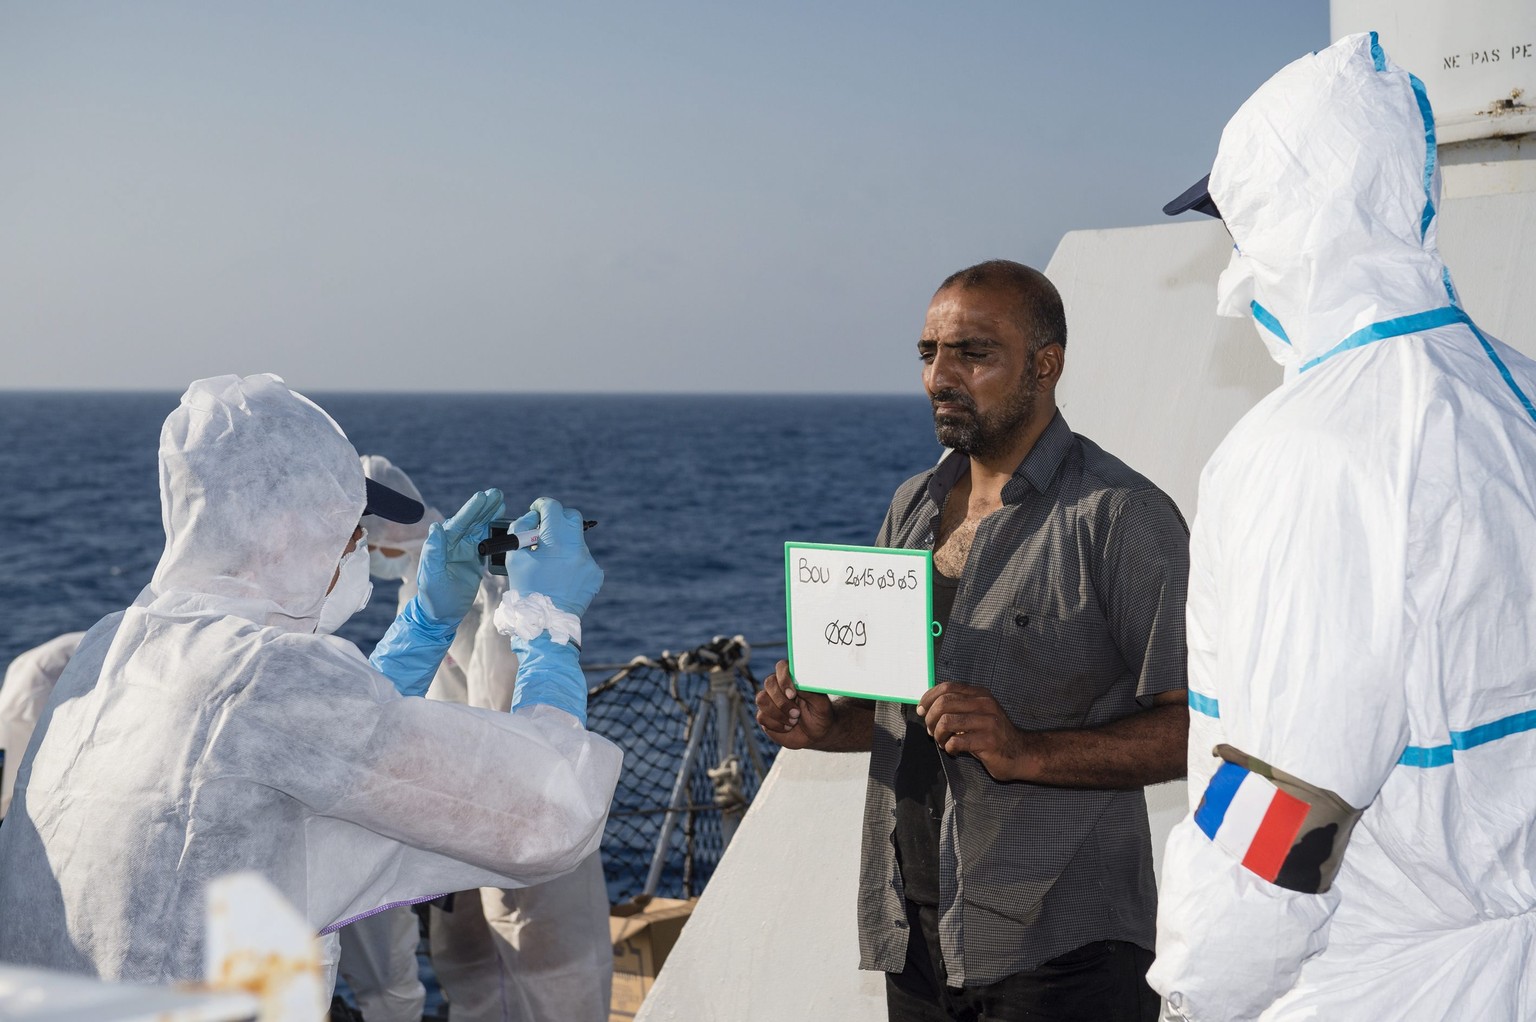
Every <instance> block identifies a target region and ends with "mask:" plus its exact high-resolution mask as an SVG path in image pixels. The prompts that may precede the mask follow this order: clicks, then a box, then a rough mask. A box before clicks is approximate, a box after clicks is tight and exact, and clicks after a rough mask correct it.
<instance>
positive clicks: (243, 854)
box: [0, 376, 620, 983]
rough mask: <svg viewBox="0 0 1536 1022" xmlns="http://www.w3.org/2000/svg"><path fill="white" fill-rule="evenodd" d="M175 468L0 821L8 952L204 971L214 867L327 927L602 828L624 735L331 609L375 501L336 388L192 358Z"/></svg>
mask: <svg viewBox="0 0 1536 1022" xmlns="http://www.w3.org/2000/svg"><path fill="white" fill-rule="evenodd" d="M160 492H161V501H162V513H163V519H164V525H165V533H166V546H165V552H164V554H163V555H162V557H161V559H160V563H159V565H158V567H157V568H156V570H155V574H154V578H153V581H152V582H151V583H150V585H149V586H148V587H147V588H146V589H145V590H144V592H143V593H142V594H141V595H140V596H139V598H138V600H137V601H136V602H135V603H134V605H133V606H132V607H129V608H128V609H127V610H126V611H123V612H121V613H118V614H113V615H110V616H109V617H107V618H104V619H103V620H102V621H100V622H99V623H97V625H96V626H95V627H94V628H92V629H91V630H90V631H89V632H88V633H87V634H86V636H85V638H84V640H82V642H81V644H80V648H79V650H78V651H77V652H76V654H75V657H74V658H73V659H72V660H71V661H70V664H69V666H68V668H66V670H65V671H64V674H63V676H62V677H61V678H60V679H59V683H58V685H57V686H56V687H55V689H54V694H53V698H52V700H51V702H50V703H49V706H48V709H47V710H46V711H45V714H44V718H43V720H42V721H41V722H40V723H39V732H40V737H39V738H38V739H37V740H34V742H33V745H32V749H31V750H30V752H29V755H28V757H27V759H26V760H25V761H24V762H23V764H22V767H21V770H20V774H19V777H18V779H17V783H16V795H15V800H14V802H13V804H12V809H11V814H10V817H9V818H8V819H7V820H6V823H5V826H4V827H0V905H3V906H4V911H3V912H0V959H3V960H5V961H9V962H17V963H22V964H31V965H39V966H49V967H54V968H61V969H67V970H72V971H77V972H85V973H91V974H95V975H99V976H102V977H105V978H109V979H123V980H139V981H148V982H161V983H163V982H170V981H175V980H190V979H195V978H198V977H200V976H201V974H202V972H203V961H202V953H203V940H204V938H203V912H204V888H205V887H206V885H207V883H208V881H210V880H211V879H213V878H215V877H218V876H221V875H223V874H226V873H229V872H233V871H236V870H242V869H249V870H254V871H256V872H258V873H260V874H262V875H263V876H265V877H266V878H267V879H268V880H269V881H271V882H272V883H273V884H274V885H275V886H276V887H277V888H278V890H280V891H281V892H282V893H283V894H284V895H285V896H286V897H287V898H288V899H289V900H290V901H292V902H293V904H294V905H295V906H297V908H298V910H299V911H300V913H302V914H303V915H304V916H305V917H306V918H307V919H308V920H309V922H310V924H311V925H312V926H314V927H315V928H316V929H317V930H320V931H330V930H333V929H335V928H336V927H339V926H341V925H343V924H344V923H346V922H348V921H350V920H352V919H355V918H357V917H359V916H362V915H364V914H367V913H370V912H373V911H375V910H377V909H379V908H380V907H382V906H388V905H392V904H396V903H401V902H408V901H414V900H422V899H426V898H429V897H432V896H435V895H439V894H442V893H444V892H447V891H453V890H460V889H463V888H466V887H475V886H479V885H482V884H493V885H496V886H499V887H515V886H520V885H523V884H528V883H539V882H542V881H545V880H548V879H551V878H553V877H555V876H558V875H560V874H561V873H564V872H566V871H568V870H570V869H573V868H574V867H575V866H576V865H577V864H578V863H580V862H581V861H582V860H583V859H585V858H586V857H587V856H588V855H590V854H591V853H592V851H593V849H594V848H596V846H597V843H598V840H599V838H600V836H601V834H602V827H603V822H604V820H605V818H606V814H607V807H608V803H609V800H610V798H611V796H612V792H613V786H614V783H615V781H616V779H617V777H618V772H619V764H620V753H619V751H618V750H617V749H616V748H615V747H614V746H613V745H612V744H611V743H609V742H607V741H606V740H604V739H602V738H599V737H597V736H596V735H593V734H590V733H589V732H587V731H586V730H584V729H583V728H582V727H581V726H580V725H579V724H578V723H577V721H576V720H575V719H574V718H573V717H571V716H570V715H569V714H567V713H564V712H562V711H559V710H555V709H553V708H551V707H547V706H534V707H530V708H528V709H526V710H520V711H518V712H515V713H510V714H509V713H497V712H494V711H491V710H477V709H474V708H471V707H467V706H455V705H451V704H447V703H439V702H430V701H428V700H425V699H408V698H403V697H401V696H400V695H399V694H398V693H397V692H396V691H395V688H394V686H393V685H392V684H391V683H390V681H389V679H387V678H385V677H384V676H382V675H381V674H379V673H378V672H376V671H375V670H374V669H373V668H372V667H370V666H369V664H368V662H367V661H365V660H364V659H363V658H362V656H361V655H360V654H359V653H358V651H357V649H356V647H354V646H353V645H352V644H351V643H349V642H346V641H344V640H341V639H338V638H335V637H332V636H329V635H324V634H317V633H316V627H317V623H318V620H319V614H320V609H321V606H322V604H323V602H324V600H325V596H326V590H327V587H328V586H329V585H330V582H331V579H332V577H333V575H334V573H335V572H336V570H337V565H338V561H339V560H340V558H341V556H342V552H343V550H344V549H345V548H346V546H347V545H348V542H349V540H350V537H351V535H352V532H353V529H354V528H355V526H356V525H357V523H358V519H359V516H360V515H361V514H362V510H363V506H364V489H363V473H362V469H361V467H360V466H359V464H358V458H357V452H356V451H354V450H353V448H352V445H351V444H350V443H349V442H348V441H347V439H346V437H345V436H344V435H343V434H342V432H341V430H340V429H339V428H338V427H337V426H336V424H335V423H334V422H332V421H331V419H330V418H329V417H328V416H327V415H326V414H325V413H324V412H323V411H321V410H320V409H319V408H317V407H316V406H315V405H313V404H312V403H310V402H309V401H307V400H306V399H304V398H302V397H300V396H298V395H296V394H293V393H292V392H290V391H289V390H288V389H287V387H285V386H284V385H283V383H282V381H281V380H279V379H277V378H276V377H273V376H252V377H247V378H245V379H240V378H236V377H220V378H216V379H211V380H202V381H199V382H197V383H194V384H193V385H192V386H191V387H190V388H189V389H188V391H187V393H186V394H185V395H184V396H183V397H182V402H181V405H180V407H179V408H177V409H176V410H175V411H174V412H172V413H171V415H170V417H169V418H167V420H166V423H165V426H164V429H163V430H162V433H161V443H160ZM331 945H332V947H331V950H332V951H334V941H332V942H331ZM332 961H334V958H333V959H332Z"/></svg>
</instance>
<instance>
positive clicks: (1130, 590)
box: [758, 260, 1189, 1022]
mask: <svg viewBox="0 0 1536 1022" xmlns="http://www.w3.org/2000/svg"><path fill="white" fill-rule="evenodd" d="M1065 349H1066V318H1065V315H1064V312H1063V309H1062V304H1061V298H1060V296H1059V295H1058V294H1057V292H1056V289H1055V287H1054V286H1053V285H1052V284H1051V283H1050V281H1049V280H1047V279H1046V278H1045V276H1044V275H1043V274H1041V273H1039V272H1038V271H1036V270H1032V269H1030V268H1029V267H1026V266H1022V265H1020V264H1018V263H1012V262H1006V261H1002V260H994V261H991V262H986V263H981V264H979V265H977V266H973V267H970V268H968V269H965V270H961V271H960V272H958V273H956V274H953V275H952V276H950V277H949V278H948V279H946V280H945V281H944V283H943V284H941V285H940V286H939V289H938V291H937V292H936V293H935V295H934V297H933V301H932V303H931V304H930V305H929V308H928V315H927V320H926V322H925V324H924V328H923V333H922V337H921V339H920V340H919V341H918V354H919V356H920V358H921V359H922V362H923V385H924V388H925V390H926V391H927V393H928V396H929V398H930V399H931V400H932V402H933V408H934V423H935V429H936V432H937V434H938V438H939V441H940V443H942V444H943V445H944V446H945V447H946V448H948V449H949V450H947V451H946V453H945V455H944V457H943V458H941V459H940V461H939V463H938V465H936V466H935V467H934V468H933V469H931V470H930V471H927V472H923V473H921V474H919V475H916V476H914V477H912V478H911V479H909V480H907V482H906V483H904V484H903V485H902V486H901V488H900V489H899V490H897V492H896V495H895V497H894V498H893V500H892V501H891V506H890V509H889V511H887V513H886V517H885V523H884V525H883V526H882V527H881V529H880V533H879V536H878V538H877V539H876V540H875V543H876V545H877V546H882V547H893V548H904V549H931V550H932V551H933V567H934V582H933V616H934V618H935V620H936V621H937V622H938V623H939V624H940V626H941V627H942V634H941V636H940V637H939V638H938V639H936V640H935V644H934V645H935V650H934V658H935V659H934V663H935V666H936V675H937V680H938V682H939V683H938V684H936V685H935V686H934V687H933V688H931V689H929V690H928V692H927V693H926V694H925V695H924V696H923V698H922V701H921V702H920V703H918V704H917V705H916V706H915V707H914V706H910V705H902V704H900V703H896V702H889V701H879V702H872V701H867V700H859V699H850V698H837V699H832V698H829V697H828V696H826V695H822V694H819V693H815V692H809V691H805V690H802V689H799V688H797V687H796V686H795V684H794V680H793V678H792V677H791V675H790V672H789V666H788V664H787V663H785V662H783V661H781V662H780V663H779V664H778V666H777V669H776V671H775V673H774V675H773V676H772V677H770V678H769V679H768V680H767V681H766V682H765V684H764V687H763V691H762V692H761V693H760V694H759V696H758V722H759V723H760V724H761V725H762V727H763V729H764V731H765V732H766V733H767V734H768V735H769V737H771V738H772V739H773V740H774V741H776V742H778V743H779V744H780V745H782V746H784V747H786V748H792V749H801V748H811V749H819V750H824V751H828V752H862V751H868V752H870V753H871V757H870V780H869V790H868V795H867V797H866V801H865V812H864V849H863V858H862V868H861V876H860V884H859V886H860V892H859V893H860V898H859V905H860V908H859V913H860V917H859V934H860V937H859V943H860V957H861V963H860V964H861V967H862V968H866V969H878V970H882V971H884V972H885V973H886V974H887V980H886V993H887V1004H888V1010H889V1014H890V1018H891V1019H892V1020H919V1019H921V1020H929V1019H932V1020H938V1019H950V1018H954V1019H976V1020H993V1019H996V1020H1003V1019H1019V1018H1032V1019H1033V1018H1049V1019H1085V1020H1086V1019H1093V1020H1099V1019H1110V1018H1113V1019H1145V1020H1149V1022H1151V1020H1154V1019H1156V1017H1157V1012H1158V999H1157V997H1156V995H1155V994H1154V993H1153V992H1152V990H1151V988H1150V987H1148V986H1147V984H1146V980H1145V974H1146V971H1147V967H1148V965H1149V964H1150V963H1151V961H1152V944H1153V935H1154V928H1155V916H1156V888H1155V884H1154V880H1153V875H1152V850H1151V841H1150V836H1149V832H1148V825H1147V814H1146V802H1145V799H1144V798H1143V796H1142V793H1141V788H1142V787H1143V786H1145V785H1148V784H1153V783H1157V782H1160V781H1166V780H1171V779H1173V778H1177V777H1180V776H1182V775H1183V773H1184V768H1185V756H1184V751H1185V741H1186V735H1187V732H1188V723H1189V720H1188V710H1187V707H1186V698H1187V697H1186V692H1185V688H1186V673H1185V646H1184V596H1185V585H1186V581H1187V575H1188V529H1187V527H1186V526H1185V524H1184V520H1183V518H1182V516H1181V515H1180V514H1179V511H1178V508H1177V507H1175V506H1174V503H1173V501H1172V500H1171V499H1170V498H1169V497H1168V496H1167V495H1166V494H1164V493H1163V492H1162V491H1161V490H1159V489H1157V487H1155V486H1154V485H1153V484H1152V483H1150V482H1148V481H1147V480H1146V479H1145V478H1143V477H1142V476H1140V475H1138V474H1137V473H1136V472H1135V471H1133V470H1132V469H1130V468H1128V467H1127V466H1126V465H1124V464H1123V463H1122V462H1120V461H1119V460H1118V459H1116V458H1114V457H1113V456H1112V455H1110V454H1108V453H1106V452H1105V451H1103V450H1101V449H1100V448H1099V447H1098V446H1097V445H1095V444H1094V443H1093V442H1092V441H1090V440H1088V439H1086V438H1084V437H1080V436H1077V435H1076V434H1074V433H1073V432H1072V431H1071V430H1070V429H1069V428H1068V426H1067V423H1066V420H1065V419H1063V418H1062V416H1061V414H1060V413H1059V412H1058V411H1057V409H1056V400H1055V388H1056V383H1057V381H1058V380H1059V379H1060V377H1061V373H1062V368H1063V364H1064V361H1065Z"/></svg>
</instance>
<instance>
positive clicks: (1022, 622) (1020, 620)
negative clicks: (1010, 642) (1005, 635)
mask: <svg viewBox="0 0 1536 1022" xmlns="http://www.w3.org/2000/svg"><path fill="white" fill-rule="evenodd" d="M1013 623H1014V624H1016V625H1018V626H1019V627H1020V628H1027V627H1029V615H1028V614H1015V615H1014V617H1013Z"/></svg>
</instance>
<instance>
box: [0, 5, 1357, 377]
mask: <svg viewBox="0 0 1536 1022" xmlns="http://www.w3.org/2000/svg"><path fill="white" fill-rule="evenodd" d="M1328 41H1329V39H1328V10H1327V4H1326V3H1324V2H1321V0H1306V2H1288V3H1283V4H1234V3H1230V2H1217V0H1209V2H1197V0H1187V2H1177V0H1174V2H1167V3H1160V4H1144V3H1106V2H1099V3H1094V2H1079V3H1069V4H1049V5H1047V4H1035V3H1024V2H1019V0H1015V2H977V3H968V4H936V3H932V2H928V3H905V2H887V3H863V2H853V3H839V4H827V3H821V4H810V3H779V4H733V3H721V2H719V0H715V2H712V3H704V2H700V3H691V2H654V3H605V4H583V3H564V4H537V5H534V4H521V3H468V2H466V3H452V4H447V3H445V4H426V3H340V2H332V3H298V2H268V3H259V4H258V3H247V4H239V5H237V4H233V3H228V4H225V3H221V4H207V3H166V2H143V3H132V4H130V3H114V4H107V3H91V4H85V3H70V2H56V3H54V2H50V3H45V4H40V3H25V2H20V0H15V2H4V3H0V352H3V353H4V358H5V370H4V372H3V374H0V387H49V388H77V387H79V388H101V387H105V388H131V389H157V390H179V389H181V388H182V387H184V386H185V384H186V383H187V382H188V381H189V380H191V379H193V378H196V377H199V376H207V375H213V374H216V373H224V372H240V373H247V372H258V371H270V372H277V373H279V374H281V375H283V376H284V377H285V378H287V379H288V380H289V382H290V383H292V384H293V385H295V386H297V387H299V388H300V389H306V390H316V391H319V390H337V389H361V390H418V389H429V390H492V391H496V390H510V391H642V392H653V391H666V392H695V391H703V392H708V393H715V392H723V391H725V392H729V391H770V392H777V391H805V392H903V391H910V390H913V389H915V387H916V385H917V360H916V356H915V354H914V350H915V349H914V345H915V341H916V338H917V333H918V330H919V328H920V327H921V323H922V315H923V310H924V308H925V307H926V305H927V300H928V297H929V295H930V294H931V293H932V291H933V288H934V286H935V285H936V284H937V283H938V281H939V280H941V279H942V278H943V277H944V276H945V275H946V274H948V273H949V272H951V271H952V270H955V269H958V268H960V267H962V266H965V265H968V264H970V263H973V262H977V261H979V260H981V259H986V258H992V257H999V256H1001V257H1008V258H1015V259H1019V260H1021V261H1024V262H1029V263H1032V264H1034V265H1037V266H1041V267H1043V266H1044V265H1045V264H1046V262H1047V261H1048V260H1049V259H1050V256H1051V253H1052V251H1053V250H1054V249H1055V246H1056V242H1057V241H1058V240H1059V238H1060V237H1061V235H1062V234H1063V233H1064V232H1066V231H1068V230H1074V229H1079V228H1095V227H1116V226H1128V225H1133V224H1144V223H1155V222H1157V221H1158V220H1160V219H1161V214H1160V213H1159V207H1160V206H1161V204H1162V202H1163V201H1165V200H1166V199H1167V198H1170V197H1171V196H1172V195H1174V194H1176V193H1177V192H1179V191H1180V190H1182V189H1183V188H1184V187H1185V186H1186V185H1187V184H1189V183H1190V182H1191V181H1192V180H1193V179H1194V178H1196V177H1198V176H1199V175H1200V174H1202V173H1204V171H1205V170H1206V169H1208V168H1209V163H1210V160H1211V158H1212V156H1213V155H1214V153H1215V149H1216V144H1217V141H1218V138H1219V135H1220V130H1221V126H1222V124H1223V123H1225V121H1226V119H1227V117H1228V116H1230V114H1231V113H1232V111H1233V110H1234V109H1236V107H1237V105H1238V104H1239V103H1241V102H1242V100H1243V99H1244V98H1245V97H1246V96H1247V95H1248V93H1250V92H1251V91H1252V90H1253V89H1254V88H1255V87H1256V86H1257V85H1258V84H1259V83H1260V82H1262V81H1263V80H1264V79H1265V78H1267V77H1268V76H1269V75H1270V74H1272V73H1273V72H1274V71H1275V70H1277V69H1278V68H1279V67H1281V66H1282V65H1284V64H1285V63H1287V62H1288V61H1290V60H1292V59H1294V58H1295V57H1297V56H1299V55H1301V54H1302V53H1304V52H1306V51H1308V50H1312V49H1316V48H1319V47H1321V46H1324V45H1326V44H1327V43H1328Z"/></svg>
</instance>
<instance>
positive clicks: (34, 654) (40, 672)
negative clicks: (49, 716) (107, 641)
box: [0, 632, 85, 819]
mask: <svg viewBox="0 0 1536 1022" xmlns="http://www.w3.org/2000/svg"><path fill="white" fill-rule="evenodd" d="M84 635H85V633H84V632H66V633H65V634H63V635H60V636H59V637H57V638H54V639H49V640H48V641H47V642H45V643H43V644H42V645H41V646H34V647H33V648H32V649H29V650H27V651H26V652H25V653H22V654H21V655H20V656H18V657H17V658H16V659H15V660H12V661H11V665H10V666H9V667H7V668H6V669H5V681H4V682H0V819H4V818H5V814H6V811H7V810H8V809H10V808H11V788H12V787H13V786H14V785H15V783H16V770H17V768H19V767H20V766H21V757H22V754H23V753H24V752H26V751H27V743H28V742H30V741H31V740H32V731H33V729H34V728H36V727H37V718H38V717H40V716H41V715H42V712H43V707H44V706H47V705H48V697H49V696H50V695H52V694H53V686H54V684H55V683H56V682H57V681H58V680H59V675H60V674H63V673H64V665H65V664H67V663H69V658H70V657H72V656H74V655H75V647H77V646H79V645H80V640H81V638H83V637H84Z"/></svg>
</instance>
